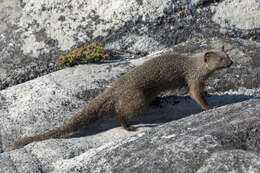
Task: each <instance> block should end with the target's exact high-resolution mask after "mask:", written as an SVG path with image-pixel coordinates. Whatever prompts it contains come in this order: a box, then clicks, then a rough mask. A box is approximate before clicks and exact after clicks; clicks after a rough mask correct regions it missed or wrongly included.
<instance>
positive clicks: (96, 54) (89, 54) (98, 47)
mask: <svg viewBox="0 0 260 173" xmlns="http://www.w3.org/2000/svg"><path fill="white" fill-rule="evenodd" d="M108 59H110V56H109V54H108V52H107V50H105V48H104V46H103V45H102V44H101V43H92V44H90V45H88V46H83V47H80V48H79V49H76V50H73V51H71V52H70V53H68V54H66V55H64V56H61V57H59V58H58V59H57V63H58V65H59V66H60V69H63V68H66V67H72V66H74V65H77V64H84V63H93V62H102V61H104V60H108Z"/></svg>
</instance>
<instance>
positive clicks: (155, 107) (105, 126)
mask: <svg viewBox="0 0 260 173" xmlns="http://www.w3.org/2000/svg"><path fill="white" fill-rule="evenodd" d="M252 98H255V97H254V96H249V95H243V94H240V95H238V94H234V95H231V94H225V95H216V94H206V99H207V100H208V103H209V104H210V105H212V106H216V107H221V106H226V105H229V104H233V103H237V102H242V101H245V100H249V99H252ZM202 111H203V110H202V108H201V107H200V106H199V105H198V104H197V103H196V102H195V101H194V100H192V99H191V98H190V97H189V96H165V97H158V98H156V100H155V101H154V102H153V103H152V104H151V106H150V107H149V109H148V110H146V111H144V112H142V113H140V114H139V115H135V116H133V117H132V118H130V119H128V120H127V122H128V124H129V125H132V126H134V127H135V130H138V129H139V128H152V127H156V126H159V125H161V124H164V123H167V122H170V121H173V120H179V119H181V118H185V117H188V116H190V115H192V114H197V113H200V112H202ZM119 126H120V124H119V121H118V118H117V116H113V117H105V118H103V119H100V120H98V121H97V122H96V123H94V124H92V125H90V126H88V127H87V128H86V129H83V130H82V131H80V132H77V133H74V134H73V135H72V136H70V138H71V137H82V136H88V135H95V134H97V133H100V132H103V131H106V130H109V129H112V128H115V127H119Z"/></svg>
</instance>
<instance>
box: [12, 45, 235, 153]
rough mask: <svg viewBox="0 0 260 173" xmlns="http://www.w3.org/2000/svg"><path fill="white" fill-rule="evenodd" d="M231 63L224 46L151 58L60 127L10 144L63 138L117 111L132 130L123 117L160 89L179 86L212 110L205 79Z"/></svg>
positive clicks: (149, 100)
mask: <svg viewBox="0 0 260 173" xmlns="http://www.w3.org/2000/svg"><path fill="white" fill-rule="evenodd" d="M232 63H233V62H232V61H231V60H230V58H229V57H228V55H227V54H226V53H225V52H224V48H223V49H222V50H212V51H206V52H201V53H197V54H193V55H190V56H187V55H179V54H167V55H162V56H159V57H156V58H153V59H151V60H149V61H147V62H145V63H144V64H142V65H140V66H139V67H136V68H134V69H133V70H131V71H130V72H128V73H126V74H124V75H123V76H121V77H120V78H119V79H118V80H116V81H115V82H114V83H113V84H112V85H111V87H109V88H108V89H106V90H105V91H104V92H103V93H101V94H100V95H99V96H97V97H96V98H94V99H93V100H92V101H90V102H89V104H88V105H87V106H86V107H84V108H83V109H82V110H81V111H80V112H78V113H77V114H76V115H74V116H72V117H71V118H70V119H69V120H68V121H67V122H65V123H64V124H63V125H62V126H61V127H58V128H57V129H54V130H50V131H48V132H46V133H43V134H40V135H36V136H33V137H27V138H22V139H20V140H18V141H15V142H14V143H12V144H11V145H10V146H11V147H12V148H19V147H22V146H24V145H26V144H28V143H31V142H33V141H41V140H45V139H49V138H59V137H63V136H65V135H67V134H69V133H71V132H74V131H77V130H80V129H82V128H83V127H84V126H86V125H88V124H91V123H93V122H94V121H96V120H98V119H100V118H101V117H102V116H106V115H108V114H111V113H112V114H117V116H118V119H119V121H120V124H121V126H122V127H123V128H124V129H126V130H132V129H133V128H132V127H131V126H129V125H128V124H127V123H126V121H125V119H126V118H128V117H131V116H133V115H135V114H136V113H140V112H141V111H142V110H144V109H145V108H146V107H148V106H149V105H150V104H151V102H152V101H153V100H154V99H155V98H156V96H157V95H159V94H160V93H161V92H163V91H166V90H174V89H178V88H182V87H188V88H189V93H190V96H191V97H192V98H193V99H194V100H195V101H196V102H197V103H198V104H199V105H200V106H201V107H202V108H203V109H205V110H208V109H212V108H213V107H212V106H210V105H209V104H208V103H207V101H206V99H205V97H204V95H203V94H204V92H203V90H204V85H205V80H206V79H207V78H208V77H209V76H210V75H211V74H212V73H213V72H215V71H216V70H218V69H222V68H228V67H230V66H231V64H232Z"/></svg>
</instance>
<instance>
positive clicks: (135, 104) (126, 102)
mask: <svg viewBox="0 0 260 173" xmlns="http://www.w3.org/2000/svg"><path fill="white" fill-rule="evenodd" d="M147 104H148V103H147V101H146V98H145V97H144V95H143V94H142V92H140V91H131V94H130V93H129V95H128V96H126V97H120V98H119V99H118V104H117V105H116V112H117V115H118V119H119V121H120V124H121V126H122V127H123V128H124V129H125V130H127V131H133V130H135V128H134V127H132V126H129V125H128V124H127V123H126V121H125V119H126V118H129V117H131V116H133V115H136V114H137V113H140V112H141V111H142V110H144V109H145V108H146V107H147Z"/></svg>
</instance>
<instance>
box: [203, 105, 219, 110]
mask: <svg viewBox="0 0 260 173" xmlns="http://www.w3.org/2000/svg"><path fill="white" fill-rule="evenodd" d="M215 108H217V106H207V107H206V108H205V110H210V109H215Z"/></svg>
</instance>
